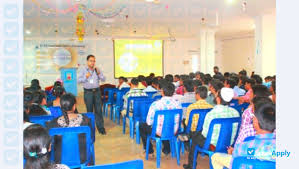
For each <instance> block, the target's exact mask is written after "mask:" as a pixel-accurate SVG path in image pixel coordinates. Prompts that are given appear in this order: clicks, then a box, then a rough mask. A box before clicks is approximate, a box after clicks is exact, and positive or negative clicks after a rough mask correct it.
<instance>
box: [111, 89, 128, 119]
mask: <svg viewBox="0 0 299 169" xmlns="http://www.w3.org/2000/svg"><path fill="white" fill-rule="evenodd" d="M126 92H127V91H126V90H123V89H121V90H117V91H116V102H115V104H114V105H113V106H112V109H113V110H112V113H113V122H115V121H116V118H117V124H120V110H122V108H123V104H124V101H123V96H124V95H125V93H126Z"/></svg>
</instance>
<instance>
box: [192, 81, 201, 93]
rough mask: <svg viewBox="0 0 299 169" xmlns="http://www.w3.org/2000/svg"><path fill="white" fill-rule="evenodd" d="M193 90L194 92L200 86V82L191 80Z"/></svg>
mask: <svg viewBox="0 0 299 169" xmlns="http://www.w3.org/2000/svg"><path fill="white" fill-rule="evenodd" d="M192 84H193V88H194V91H196V89H197V88H198V87H200V86H202V83H201V81H200V80H193V83H192Z"/></svg>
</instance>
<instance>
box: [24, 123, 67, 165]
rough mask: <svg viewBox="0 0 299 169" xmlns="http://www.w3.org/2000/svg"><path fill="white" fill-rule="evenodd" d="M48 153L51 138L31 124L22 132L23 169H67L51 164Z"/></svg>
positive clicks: (38, 126) (41, 128) (41, 129)
mask: <svg viewBox="0 0 299 169" xmlns="http://www.w3.org/2000/svg"><path fill="white" fill-rule="evenodd" d="M50 151H51V137H50V135H49V134H48V131H47V130H46V129H45V128H43V127H42V126H40V125H38V124H33V125H30V126H29V127H27V128H26V129H25V130H24V133H23V152H24V158H25V159H26V164H25V166H24V169H38V168H40V169H69V167H68V166H66V165H64V164H52V163H51V162H50Z"/></svg>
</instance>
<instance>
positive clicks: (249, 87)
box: [236, 78, 255, 104]
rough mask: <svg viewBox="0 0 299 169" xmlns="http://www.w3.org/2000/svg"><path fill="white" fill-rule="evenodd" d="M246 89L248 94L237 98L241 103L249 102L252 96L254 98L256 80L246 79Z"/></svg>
mask: <svg viewBox="0 0 299 169" xmlns="http://www.w3.org/2000/svg"><path fill="white" fill-rule="evenodd" d="M244 82H245V89H246V90H247V92H246V94H245V95H244V96H241V97H237V98H236V99H238V100H239V104H242V103H249V102H250V98H252V96H251V95H252V86H253V85H254V84H255V81H254V80H253V79H248V78H247V79H246V80H245V81H244Z"/></svg>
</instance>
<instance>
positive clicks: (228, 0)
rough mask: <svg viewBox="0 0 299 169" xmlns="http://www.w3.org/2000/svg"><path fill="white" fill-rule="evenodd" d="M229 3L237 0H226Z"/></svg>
mask: <svg viewBox="0 0 299 169" xmlns="http://www.w3.org/2000/svg"><path fill="white" fill-rule="evenodd" d="M226 1H227V2H228V3H230V4H231V3H233V2H234V1H235V0H226Z"/></svg>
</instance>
